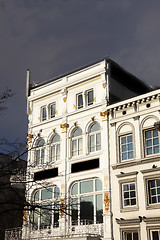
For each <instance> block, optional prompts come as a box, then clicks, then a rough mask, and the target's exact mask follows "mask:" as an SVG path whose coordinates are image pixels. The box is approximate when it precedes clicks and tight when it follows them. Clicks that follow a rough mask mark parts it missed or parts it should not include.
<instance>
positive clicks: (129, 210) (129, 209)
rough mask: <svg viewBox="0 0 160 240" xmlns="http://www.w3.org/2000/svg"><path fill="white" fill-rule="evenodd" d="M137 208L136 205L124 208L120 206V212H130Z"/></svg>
mask: <svg viewBox="0 0 160 240" xmlns="http://www.w3.org/2000/svg"><path fill="white" fill-rule="evenodd" d="M138 210H139V208H138V206H130V207H124V208H121V210H120V212H122V213H123V212H132V211H138Z"/></svg>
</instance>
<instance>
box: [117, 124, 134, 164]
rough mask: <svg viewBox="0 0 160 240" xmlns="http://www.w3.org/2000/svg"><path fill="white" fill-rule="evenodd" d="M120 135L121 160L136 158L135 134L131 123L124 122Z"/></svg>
mask: <svg viewBox="0 0 160 240" xmlns="http://www.w3.org/2000/svg"><path fill="white" fill-rule="evenodd" d="M118 135H119V160H120V162H122V161H125V160H130V159H134V135H133V126H132V125H131V124H123V125H122V126H121V127H120V128H119V131H118Z"/></svg>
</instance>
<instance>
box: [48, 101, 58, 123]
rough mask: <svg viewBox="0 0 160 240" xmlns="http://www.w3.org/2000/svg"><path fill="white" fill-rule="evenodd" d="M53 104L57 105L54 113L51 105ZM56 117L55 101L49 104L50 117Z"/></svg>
mask: <svg viewBox="0 0 160 240" xmlns="http://www.w3.org/2000/svg"><path fill="white" fill-rule="evenodd" d="M52 106H55V112H54V115H52V114H51V109H52V108H51V107H52ZM55 117H56V102H53V103H51V104H49V118H50V119H52V118H55Z"/></svg>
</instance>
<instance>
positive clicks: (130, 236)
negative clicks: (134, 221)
mask: <svg viewBox="0 0 160 240" xmlns="http://www.w3.org/2000/svg"><path fill="white" fill-rule="evenodd" d="M122 239H123V240H138V239H139V238H138V232H132V231H126V232H125V231H123V232H122Z"/></svg>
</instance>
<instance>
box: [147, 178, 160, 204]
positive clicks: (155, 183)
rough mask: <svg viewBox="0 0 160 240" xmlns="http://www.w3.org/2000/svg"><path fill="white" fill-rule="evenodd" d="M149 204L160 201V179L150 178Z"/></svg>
mask: <svg viewBox="0 0 160 240" xmlns="http://www.w3.org/2000/svg"><path fill="white" fill-rule="evenodd" d="M147 183H148V198H149V204H156V203H160V179H154V180H148V182H147Z"/></svg>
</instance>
